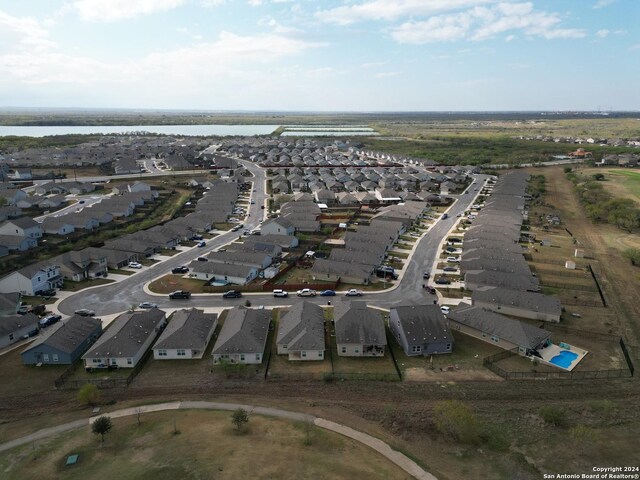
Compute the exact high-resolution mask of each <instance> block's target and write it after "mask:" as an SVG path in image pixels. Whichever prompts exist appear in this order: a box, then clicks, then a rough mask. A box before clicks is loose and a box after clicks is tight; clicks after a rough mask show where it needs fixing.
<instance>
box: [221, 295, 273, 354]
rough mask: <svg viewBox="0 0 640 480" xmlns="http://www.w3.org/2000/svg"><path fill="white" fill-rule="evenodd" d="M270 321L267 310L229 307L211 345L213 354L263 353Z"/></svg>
mask: <svg viewBox="0 0 640 480" xmlns="http://www.w3.org/2000/svg"><path fill="white" fill-rule="evenodd" d="M270 323H271V312H270V311H269V310H250V309H246V308H244V307H238V308H233V309H231V310H230V311H229V313H228V314H227V318H226V319H225V321H224V325H223V326H222V329H221V330H220V334H219V335H218V339H217V340H216V344H215V345H214V347H213V352H212V353H213V355H229V354H236V353H264V348H265V345H266V343H267V336H268V334H269V324H270Z"/></svg>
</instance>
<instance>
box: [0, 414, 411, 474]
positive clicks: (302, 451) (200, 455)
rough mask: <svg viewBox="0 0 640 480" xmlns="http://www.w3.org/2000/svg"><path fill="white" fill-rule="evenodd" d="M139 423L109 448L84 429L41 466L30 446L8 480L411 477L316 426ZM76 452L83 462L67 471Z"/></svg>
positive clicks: (117, 422)
mask: <svg viewBox="0 0 640 480" xmlns="http://www.w3.org/2000/svg"><path fill="white" fill-rule="evenodd" d="M141 420H142V423H141V425H140V426H138V425H137V423H136V419H135V417H128V418H119V419H114V420H113V423H114V428H113V429H112V431H111V432H110V433H109V434H107V436H106V438H105V443H104V444H101V443H100V440H99V437H96V436H95V435H93V434H92V433H91V432H90V431H89V429H88V428H86V429H82V430H78V431H74V432H70V433H67V434H64V435H61V436H59V437H57V438H55V439H50V440H48V441H46V442H42V443H39V444H38V445H37V447H36V459H35V460H33V451H32V447H31V445H28V446H26V447H22V448H18V449H14V450H12V451H10V452H7V453H4V454H2V455H0V468H2V470H3V478H5V479H7V480H9V479H14V478H15V479H23V478H47V479H55V478H68V479H74V478H78V479H85V478H96V479H97V478H104V479H108V478H118V479H129V478H131V479H133V478H135V479H157V478H216V479H237V478H245V477H247V476H250V477H252V478H264V479H268V478H278V479H294V478H311V477H313V478H332V479H352V478H371V479H375V478H379V479H406V478H408V476H407V475H406V474H405V473H404V472H403V471H402V470H400V469H399V468H398V467H396V466H395V465H393V464H391V463H390V462H389V461H388V460H386V459H385V458H384V457H382V456H381V455H379V454H376V453H375V452H373V451H372V450H370V449H368V448H367V447H365V446H363V445H361V444H359V443H357V442H355V441H353V440H350V439H346V438H344V437H342V436H340V435H338V434H334V433H331V432H327V431H325V430H322V429H319V428H317V427H314V426H311V427H306V426H304V425H302V424H298V423H294V422H287V421H283V420H276V419H271V418H265V417H260V416H251V417H250V420H249V423H248V426H247V427H246V429H245V431H244V433H242V434H237V433H236V432H235V431H234V427H233V425H232V424H231V421H230V414H229V412H209V411H189V412H161V413H150V414H145V415H144V416H143V417H142V418H141ZM174 425H175V429H177V430H178V431H179V433H178V434H174V431H175V430H174ZM249 451H250V453H249ZM72 453H73V454H78V455H80V457H79V463H78V464H77V465H75V466H72V467H65V466H64V462H65V460H66V457H67V455H69V454H72ZM248 455H250V457H251V461H250V462H248V461H247V457H248ZM274 460H275V461H274ZM329 472H330V473H329Z"/></svg>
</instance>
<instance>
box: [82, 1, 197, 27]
mask: <svg viewBox="0 0 640 480" xmlns="http://www.w3.org/2000/svg"><path fill="white" fill-rule="evenodd" d="M184 2H185V0H75V1H74V2H73V6H74V8H75V9H76V11H77V12H78V15H80V18H81V19H82V20H84V21H86V22H115V21H118V20H126V19H130V18H135V17H139V16H143V15H151V14H152V13H156V12H164V11H167V10H172V9H174V8H176V7H179V6H180V5H182V4H183V3H184Z"/></svg>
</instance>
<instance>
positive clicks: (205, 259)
mask: <svg viewBox="0 0 640 480" xmlns="http://www.w3.org/2000/svg"><path fill="white" fill-rule="evenodd" d="M196 260H198V261H199V262H208V261H209V259H208V258H207V257H198V258H196Z"/></svg>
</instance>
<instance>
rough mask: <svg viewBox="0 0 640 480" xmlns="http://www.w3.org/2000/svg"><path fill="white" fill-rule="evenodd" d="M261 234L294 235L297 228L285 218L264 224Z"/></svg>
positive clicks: (274, 219)
mask: <svg viewBox="0 0 640 480" xmlns="http://www.w3.org/2000/svg"><path fill="white" fill-rule="evenodd" d="M260 232H261V233H262V234H265V235H268V234H274V235H293V234H294V233H295V227H294V226H293V223H291V222H290V221H289V220H287V219H285V218H282V217H280V218H272V219H270V220H267V221H266V222H264V223H263V224H262V227H260Z"/></svg>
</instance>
